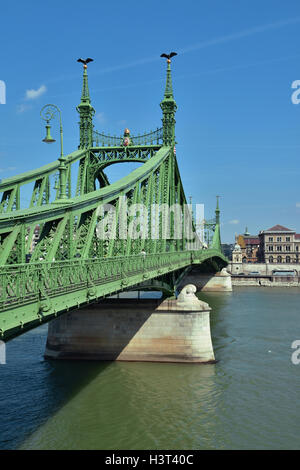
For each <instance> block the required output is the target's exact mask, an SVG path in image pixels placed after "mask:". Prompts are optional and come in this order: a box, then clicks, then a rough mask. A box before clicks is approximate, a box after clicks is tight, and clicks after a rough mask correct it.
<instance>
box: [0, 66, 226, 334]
mask: <svg viewBox="0 0 300 470" xmlns="http://www.w3.org/2000/svg"><path fill="white" fill-rule="evenodd" d="M160 106H161V109H162V127H161V128H159V129H158V128H157V129H156V130H155V131H152V132H149V133H147V134H144V135H137V136H131V135H130V132H129V130H128V129H125V132H124V136H122V137H115V136H107V135H104V134H102V133H99V132H96V131H95V130H94V126H93V116H94V114H95V110H94V108H93V106H92V104H91V99H90V94H89V88H88V75H87V67H86V65H85V66H84V69H83V86H82V95H81V101H80V104H79V105H78V107H77V111H78V113H79V116H80V122H79V125H80V144H79V147H78V150H76V151H74V152H72V153H71V154H69V155H66V156H64V155H63V149H62V128H61V155H60V158H59V159H58V160H56V161H54V162H53V163H50V164H48V165H45V166H42V167H40V168H38V169H35V170H32V171H28V172H26V173H22V174H20V175H17V176H14V177H12V178H7V179H4V180H2V181H1V182H0V192H1V193H2V199H1V204H0V339H1V340H3V341H6V340H9V339H11V338H13V337H15V336H17V335H20V334H22V333H23V332H25V331H27V330H29V329H31V328H35V327H36V326H39V325H40V324H41V323H43V322H47V321H49V320H51V319H53V318H54V317H56V316H58V315H61V314H63V313H64V312H67V311H70V310H72V309H77V308H80V307H82V306H85V305H86V304H88V303H90V302H95V301H97V300H99V299H101V298H104V297H105V296H109V295H112V294H116V293H119V292H121V291H124V290H128V289H135V290H147V289H151V290H160V291H162V292H164V293H165V294H167V295H170V294H171V295H172V294H174V292H175V290H176V287H177V286H178V284H179V282H180V281H181V280H182V279H183V277H184V275H185V274H186V273H187V271H188V270H189V269H190V268H191V267H192V266H195V265H201V266H202V267H203V268H204V270H210V271H211V272H217V271H219V270H220V269H222V268H223V267H224V266H226V265H227V263H228V260H227V258H226V257H225V256H224V255H223V254H222V251H221V240H220V211H219V207H218V202H217V208H216V213H215V218H214V219H212V220H211V221H210V222H209V223H207V228H210V229H212V236H211V240H210V243H209V245H208V247H207V246H204V245H203V244H202V243H201V242H200V241H199V240H196V241H197V243H196V244H195V243H194V244H193V245H192V248H191V246H190V245H189V239H188V237H187V236H186V235H185V234H184V230H182V235H181V236H180V237H175V236H174V235H175V232H176V230H177V229H178V227H175V223H177V225H178V219H177V222H175V218H174V213H173V212H171V215H170V223H169V227H168V230H167V231H166V229H165V227H164V221H163V217H162V214H159V215H158V217H154V216H153V215H152V211H151V210H150V208H151V207H153V206H155V207H158V208H160V207H162V206H167V207H169V208H170V207H172V206H174V205H176V207H180V208H182V213H183V208H184V207H185V205H186V204H187V202H186V197H185V194H184V190H183V186H182V182H181V178H180V173H179V169H178V164H177V160H176V151H175V112H176V109H177V105H176V102H175V100H174V97H173V89H172V79H171V66H170V61H168V62H167V77H166V87H165V92H164V97H163V100H162V101H161V103H160ZM45 108H46V109H45V113H46V114H45V115H44V119H45V120H46V121H47V125H46V128H47V137H46V139H45V141H46V142H50V141H52V140H53V139H52V138H51V135H50V125H49V122H50V120H51V118H53V117H55V115H56V117H57V113H58V112H59V114H60V111H59V109H58V108H56V107H55V106H54V105H47V106H46V107H45ZM121 162H139V163H141V165H140V166H139V167H138V168H137V169H135V170H134V171H132V172H131V173H129V174H127V175H125V176H124V177H123V178H121V179H120V180H118V181H117V182H114V183H112V184H110V183H109V180H108V177H107V175H106V174H105V172H104V170H105V168H106V167H108V166H110V165H112V164H115V163H121ZM76 178H77V182H76ZM26 185H28V186H27V188H29V190H30V191H31V190H32V194H31V200H30V203H29V207H21V201H22V198H21V191H22V192H23V191H24V188H25V187H26ZM53 186H54V187H53ZM125 203H126V208H127V209H126V211H124V207H123V204H125ZM137 204H140V205H141V207H142V206H143V207H144V208H145V207H146V212H147V216H148V217H147V223H146V225H147V228H148V229H149V232H151V233H152V229H153V227H154V225H155V224H156V227H155V230H156V232H155V233H156V236H155V237H151V236H148V237H146V236H143V235H142V234H141V235H140V236H135V237H131V236H129V235H128V234H127V236H124V234H123V233H122V231H121V230H120V227H121V225H122V224H124V223H128V224H130V223H131V224H133V225H134V224H136V225H135V228H136V230H138V229H139V223H138V220H137V219H138V217H139V216H140V215H141V214H139V213H138V214H137V215H134V214H133V213H131V212H130V208H131V207H133V206H134V205H137ZM107 205H109V207H110V208H112V209H113V210H114V217H113V218H109V216H107V214H105V212H104V211H103V210H102V209H101V207H102V208H103V207H106V206H107ZM99 208H100V209H99ZM141 212H142V210H141ZM144 212H145V211H144ZM124 213H125V221H124ZM172 214H173V215H172ZM189 214H190V213H189ZM105 217H106V219H105ZM190 218H191V224H192V226H193V224H194V222H193V217H192V216H191V214H190ZM180 220H181V222H180V224H181V226H182V227H181V228H182V229H184V227H183V225H184V224H185V223H186V222H184V220H185V219H184V217H182V218H181V219H180ZM99 223H100V225H101V223H102V225H101V227H106V228H104V229H103V230H104V232H105V230H106V232H107V233H106V235H107V236H106V235H105V233H104V236H101V237H100V236H99V233H98V232H97V229H99ZM180 224H179V225H180ZM194 226H195V224H194ZM36 231H38V234H39V235H38V240H37V242H36V244H33V243H32V240H33V236H34V234H35V232H36ZM195 233H196V232H195ZM111 234H114V236H112V235H111ZM108 235H109V236H108ZM33 245H35V246H33Z"/></svg>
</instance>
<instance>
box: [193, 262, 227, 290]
mask: <svg viewBox="0 0 300 470" xmlns="http://www.w3.org/2000/svg"><path fill="white" fill-rule="evenodd" d="M184 283H185V284H186V283H192V284H194V285H195V286H196V287H197V291H202V292H231V291H232V283H231V275H230V274H229V273H228V272H227V271H226V269H225V268H223V269H222V271H220V272H217V273H201V272H198V270H197V268H196V269H194V270H192V271H190V273H189V274H188V275H187V276H186V277H185V278H184Z"/></svg>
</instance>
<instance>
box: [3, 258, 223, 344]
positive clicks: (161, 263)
mask: <svg viewBox="0 0 300 470" xmlns="http://www.w3.org/2000/svg"><path fill="white" fill-rule="evenodd" d="M207 260H212V261H216V262H217V264H218V266H219V268H221V267H223V266H225V265H226V264H227V259H226V258H225V256H224V255H222V254H221V253H220V252H219V251H218V250H213V249H208V250H200V251H195V252H191V251H187V252H184V251H181V252H172V253H169V252H168V253H159V254H149V255H146V256H143V255H135V256H132V255H130V256H123V257H121V258H109V259H87V260H72V261H70V260H68V261H61V262H55V263H36V264H33V265H30V264H22V265H15V266H11V267H10V266H7V267H5V268H3V269H1V270H0V288H1V296H0V312H1V313H0V337H1V338H2V339H3V340H7V339H10V338H11V337H13V336H16V335H18V334H21V333H23V332H24V331H26V330H28V329H30V328H34V327H36V326H37V325H39V324H40V323H42V322H47V321H49V320H51V319H52V318H54V317H55V316H57V315H59V314H62V313H64V312H67V311H69V310H70V309H73V308H78V307H80V306H83V305H86V304H88V303H90V302H92V301H97V300H98V299H99V298H103V297H104V296H107V295H111V294H114V293H116V292H120V291H123V290H126V289H128V288H130V287H132V286H138V285H139V284H141V283H143V282H145V281H149V280H150V279H159V278H160V277H162V276H164V275H166V274H168V273H171V272H173V271H177V270H181V269H183V268H185V267H188V266H191V265H196V264H201V263H203V262H204V261H207Z"/></svg>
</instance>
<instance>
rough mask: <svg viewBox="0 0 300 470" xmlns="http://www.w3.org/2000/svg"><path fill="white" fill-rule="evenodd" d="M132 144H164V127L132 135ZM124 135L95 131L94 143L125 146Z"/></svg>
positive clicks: (97, 144) (96, 145) (107, 145)
mask: <svg viewBox="0 0 300 470" xmlns="http://www.w3.org/2000/svg"><path fill="white" fill-rule="evenodd" d="M129 139H130V145H132V146H140V145H141V146H143V145H162V141H163V128H162V127H161V128H160V129H159V128H157V129H156V130H155V131H151V132H148V133H146V134H142V135H139V134H138V135H130V137H129ZM123 142H124V136H120V137H118V136H115V135H114V136H112V135H105V134H103V133H101V132H98V131H93V143H94V146H95V147H120V146H123V145H124V144H123Z"/></svg>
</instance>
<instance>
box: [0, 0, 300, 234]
mask: <svg viewBox="0 0 300 470" xmlns="http://www.w3.org/2000/svg"><path fill="white" fill-rule="evenodd" d="M0 13H1V29H0V36H1V50H0V54H1V60H0V80H4V81H5V83H6V88H7V95H6V104H5V105H0V178H5V177H8V176H12V175H13V174H16V173H20V172H23V171H26V170H29V169H33V168H36V167H38V166H41V165H44V164H46V163H49V162H51V161H53V160H55V159H56V158H57V157H58V155H59V145H58V143H55V144H52V145H49V146H47V145H45V144H44V143H42V139H43V138H44V132H45V131H44V125H43V123H42V122H41V119H40V115H39V112H40V109H41V107H42V106H43V105H44V104H47V103H54V104H56V105H57V106H59V107H60V108H61V110H62V116H63V127H64V151H65V153H70V152H72V151H73V150H75V149H76V148H77V146H78V114H77V112H76V109H75V108H76V105H77V104H78V103H79V101H80V94H81V76H82V67H81V65H80V64H78V63H77V62H76V60H77V58H78V57H93V58H94V62H93V63H92V64H90V65H89V69H88V72H89V86H90V93H91V97H92V103H93V106H94V107H95V109H96V117H95V121H94V124H95V128H96V129H98V130H101V131H105V132H111V133H113V134H114V133H115V134H118V135H119V134H121V133H122V132H123V130H124V127H129V129H130V130H131V132H132V133H135V132H137V133H138V132H143V131H145V130H149V129H153V128H155V127H160V125H161V110H160V107H159V103H160V101H161V99H162V96H163V90H164V81H165V68H166V64H165V61H164V60H162V59H161V58H160V57H159V56H160V54H161V53H162V52H169V51H173V50H174V51H177V52H178V56H177V57H175V58H174V59H173V61H172V74H173V88H174V95H175V99H176V102H177V105H178V110H177V114H176V121H177V124H176V136H177V142H178V144H177V146H176V148H177V157H178V162H179V166H180V170H181V175H182V179H183V183H184V187H185V192H186V195H187V196H192V197H193V202H198V203H204V204H205V211H206V216H208V217H210V216H212V215H213V210H214V208H215V196H216V194H220V195H221V199H220V207H221V218H222V223H223V226H222V239H223V242H232V241H233V239H234V233H235V232H237V233H242V232H243V231H244V229H245V226H248V229H249V231H250V232H251V233H253V234H255V233H258V231H259V230H261V229H267V228H269V227H271V226H273V225H275V224H281V225H285V226H287V227H289V228H293V229H296V230H297V231H298V232H300V219H299V216H300V189H299V177H300V165H299V157H300V105H295V104H293V103H292V101H291V96H292V92H293V90H292V88H291V85H292V82H293V81H295V80H300V51H299V36H300V35H299V31H300V3H299V2H298V1H296V0H287V1H285V2H282V1H277V0H272V1H270V0H264V1H263V2H261V1H257V0H252V1H246V0H243V1H241V0H239V1H238V0H236V1H233V0H228V1H226V2H224V1H219V0H218V1H214V0H209V1H196V0H192V1H191V0H186V1H185V2H182V1H178V0H173V1H169V0H161V1H157V0H152V1H151V2H144V1H131V0H127V1H126V2H121V1H116V0H111V1H110V2H101V1H91V0H86V1H85V2H79V1H77V0H73V1H72V2H70V1H65V2H62V1H60V2H58V1H56V0H54V1H52V2H41V1H27V2H21V1H17V2H14V3H13V4H12V3H8V2H6V4H3V2H2V4H1V12H0ZM53 134H54V136H55V137H56V138H57V139H58V127H57V126H56V127H55V125H54V127H53ZM118 171H120V176H121V175H122V172H123V171H124V170H123V169H121V170H119V169H118ZM297 205H298V206H299V207H297Z"/></svg>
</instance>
